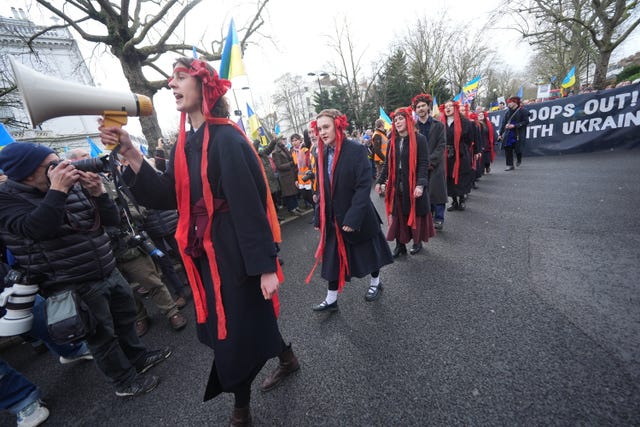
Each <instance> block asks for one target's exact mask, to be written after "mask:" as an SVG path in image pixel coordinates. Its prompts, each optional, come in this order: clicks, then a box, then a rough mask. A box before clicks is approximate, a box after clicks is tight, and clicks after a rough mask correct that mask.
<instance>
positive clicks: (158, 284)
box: [69, 149, 187, 337]
mask: <svg viewBox="0 0 640 427" xmlns="http://www.w3.org/2000/svg"><path fill="white" fill-rule="evenodd" d="M69 158H70V159H71V160H84V159H89V158H91V157H90V155H89V153H88V152H86V151H84V150H82V149H75V150H72V151H71V152H70V153H69ZM101 178H102V183H103V184H104V185H105V188H106V189H107V190H108V192H109V194H110V196H111V198H112V199H113V200H114V201H115V202H116V206H117V207H118V210H119V213H120V218H121V221H120V224H119V226H117V227H114V226H109V227H106V232H107V234H108V235H109V237H110V238H111V249H112V250H113V254H114V256H115V258H116V266H117V267H118V270H119V271H120V272H121V273H122V275H123V276H124V277H125V279H127V281H128V282H129V283H130V284H133V283H136V284H137V285H136V287H135V288H134V289H133V290H134V291H136V288H137V286H142V287H143V288H144V289H146V290H147V291H148V293H149V296H150V297H151V300H152V301H153V303H154V304H155V305H156V306H157V307H158V309H159V310H160V312H161V313H162V314H163V315H165V316H166V317H167V319H168V321H169V325H170V326H171V328H173V330H174V331H180V330H182V329H184V327H185V326H187V319H185V318H184V316H183V315H182V314H180V312H179V311H178V307H177V305H176V302H175V301H174V300H173V298H172V297H171V294H170V293H169V290H168V289H167V286H166V285H165V284H164V283H163V282H162V280H161V279H160V272H159V271H158V268H157V267H156V264H155V263H154V262H153V259H151V256H150V255H149V254H147V252H145V250H144V249H143V245H144V244H151V241H150V240H149V239H148V238H146V239H145V238H144V236H143V235H141V234H140V233H139V232H138V231H140V230H141V228H140V227H139V224H141V223H142V221H143V217H144V214H145V212H144V208H141V207H137V206H135V205H134V204H133V203H132V202H131V201H129V200H128V199H127V197H126V196H125V195H124V194H122V193H121V192H118V191H116V184H115V183H114V181H113V180H111V179H109V178H108V177H107V176H105V175H102V174H101ZM133 295H134V299H135V302H136V333H137V334H138V336H139V337H140V336H142V335H144V334H146V333H147V331H148V329H149V315H148V313H147V310H146V309H145V307H144V303H143V302H142V300H141V298H140V296H139V295H138V294H137V292H134V294H133Z"/></svg>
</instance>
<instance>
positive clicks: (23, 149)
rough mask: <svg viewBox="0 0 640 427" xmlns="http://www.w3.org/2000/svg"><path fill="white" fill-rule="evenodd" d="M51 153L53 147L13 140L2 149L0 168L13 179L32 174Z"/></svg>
mask: <svg viewBox="0 0 640 427" xmlns="http://www.w3.org/2000/svg"><path fill="white" fill-rule="evenodd" d="M49 154H55V151H53V150H52V149H51V148H49V147H46V146H44V145H38V144H34V143H32V142H13V143H11V144H9V145H7V146H5V147H4V148H3V149H2V150H0V168H2V169H3V170H4V173H5V175H7V176H8V177H9V179H11V180H13V181H18V182H19V181H23V180H24V179H25V178H27V177H29V176H31V175H32V174H33V173H34V172H35V171H36V169H38V166H40V164H42V162H43V161H44V159H46V158H47V156H48V155H49Z"/></svg>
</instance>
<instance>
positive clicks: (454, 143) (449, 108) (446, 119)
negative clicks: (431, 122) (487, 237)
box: [440, 101, 474, 211]
mask: <svg viewBox="0 0 640 427" xmlns="http://www.w3.org/2000/svg"><path fill="white" fill-rule="evenodd" d="M440 112H441V113H442V114H440V119H441V120H442V122H443V123H444V125H445V127H446V129H447V146H446V148H445V157H446V158H447V193H448V194H449V197H451V199H452V200H453V202H452V203H451V206H449V207H448V208H447V210H448V211H455V210H460V211H463V210H465V207H466V204H465V195H467V194H469V192H470V191H471V185H472V183H473V178H474V170H473V169H472V168H471V161H472V152H471V142H472V137H473V135H472V132H473V129H472V127H471V122H469V120H467V119H466V118H464V117H462V116H461V114H460V104H458V102H456V101H447V102H446V103H445V104H444V105H441V106H440Z"/></svg>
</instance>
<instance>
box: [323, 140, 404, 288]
mask: <svg viewBox="0 0 640 427" xmlns="http://www.w3.org/2000/svg"><path fill="white" fill-rule="evenodd" d="M327 157H328V156H327V152H326V149H325V153H324V162H325V165H324V171H325V176H324V184H325V185H324V189H323V190H324V194H325V200H326V201H327V203H325V215H326V218H327V221H328V225H327V227H326V228H325V229H326V236H324V237H325V239H326V241H325V247H324V253H323V258H322V260H323V261H322V277H323V278H324V279H326V280H329V281H331V280H338V273H339V264H338V245H337V239H336V234H335V226H334V225H333V224H334V223H333V219H334V218H335V219H336V220H337V222H338V226H339V227H340V228H342V226H343V225H347V226H349V227H351V228H353V229H354V230H355V231H354V232H350V233H346V232H342V231H341V233H342V235H343V237H344V242H345V246H346V251H347V258H348V262H349V275H348V276H347V280H349V279H350V277H364V276H366V275H368V274H370V273H372V272H374V271H377V270H380V268H382V267H383V266H385V265H387V264H391V263H392V262H393V257H392V256H391V250H390V249H389V245H388V243H387V241H386V239H385V237H384V235H383V234H382V230H381V229H380V225H381V224H382V220H381V219H380V215H378V211H376V208H375V207H374V206H373V202H372V201H371V197H370V193H371V162H370V161H369V159H368V157H367V148H366V147H365V146H363V145H361V144H359V143H357V142H355V141H352V140H348V139H345V140H344V141H343V143H342V148H341V151H340V156H339V158H338V160H337V163H336V165H335V170H334V175H333V185H331V181H330V179H329V175H328V171H327V164H326V162H327V160H328V159H327ZM334 161H335V160H334ZM319 191H320V190H319ZM316 225H319V219H318V216H317V215H316ZM321 238H322V237H321Z"/></svg>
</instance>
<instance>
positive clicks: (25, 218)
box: [0, 142, 171, 396]
mask: <svg viewBox="0 0 640 427" xmlns="http://www.w3.org/2000/svg"><path fill="white" fill-rule="evenodd" d="M52 163H53V164H52ZM56 163H57V164H56ZM0 168H2V169H3V170H4V172H5V174H6V175H7V177H8V180H7V181H6V182H5V183H4V184H2V185H1V186H0V206H2V209H0V233H1V235H2V239H3V240H4V242H5V243H6V245H7V247H8V248H9V249H10V250H11V252H12V253H13V255H14V256H15V258H16V260H17V262H18V264H19V265H20V266H21V267H23V268H24V269H25V270H28V271H29V272H30V273H31V274H33V275H37V276H39V279H40V280H39V281H40V283H39V287H40V292H41V293H42V294H43V296H45V297H47V296H51V295H53V294H55V293H56V292H58V291H61V290H73V291H75V292H76V293H77V295H78V296H79V298H80V299H81V300H82V302H83V303H84V304H86V306H87V307H88V308H89V311H90V312H91V313H92V314H93V316H94V317H95V320H96V327H95V330H94V331H93V332H92V333H90V334H89V335H88V336H87V337H86V341H87V344H88V346H89V349H90V350H91V353H92V354H93V356H94V359H95V361H96V364H97V366H98V368H99V369H100V370H101V371H102V372H103V373H104V374H105V375H106V376H107V377H108V378H109V379H110V380H111V381H112V382H113V383H114V385H115V390H116V395H117V396H135V395H140V394H143V393H146V392H148V391H151V390H152V389H154V388H155V387H156V386H157V384H158V381H159V379H158V378H157V377H155V376H150V375H143V374H144V372H146V371H147V370H148V369H150V368H151V367H152V366H155V365H156V364H158V363H160V362H161V361H163V360H164V359H166V358H167V357H169V355H170V354H171V350H170V349H169V348H165V349H162V350H158V351H147V349H146V348H145V346H144V345H143V344H142V343H141V342H140V339H139V338H138V336H137V335H136V331H135V327H134V323H135V313H136V310H135V304H134V301H133V296H132V294H131V289H130V288H129V284H128V283H127V282H126V280H125V279H124V278H123V277H122V275H121V274H120V272H119V271H118V270H117V268H116V262H115V259H114V257H113V253H112V251H111V248H110V239H109V237H108V236H107V234H106V233H105V232H104V228H103V226H107V225H113V226H116V225H118V223H119V219H120V218H119V215H118V209H117V208H116V206H115V205H114V203H113V201H112V200H111V199H110V198H109V197H108V195H107V194H105V191H104V187H103V185H102V181H101V180H100V177H99V176H98V175H97V174H95V173H92V172H85V171H80V170H78V169H77V168H75V167H74V166H73V164H72V163H71V162H69V161H60V159H59V158H58V156H57V155H56V153H55V152H53V151H52V150H51V149H50V148H48V147H45V146H40V145H37V144H33V143H28V142H14V143H11V144H9V145H7V146H6V147H5V148H4V149H3V150H2V151H0Z"/></svg>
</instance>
